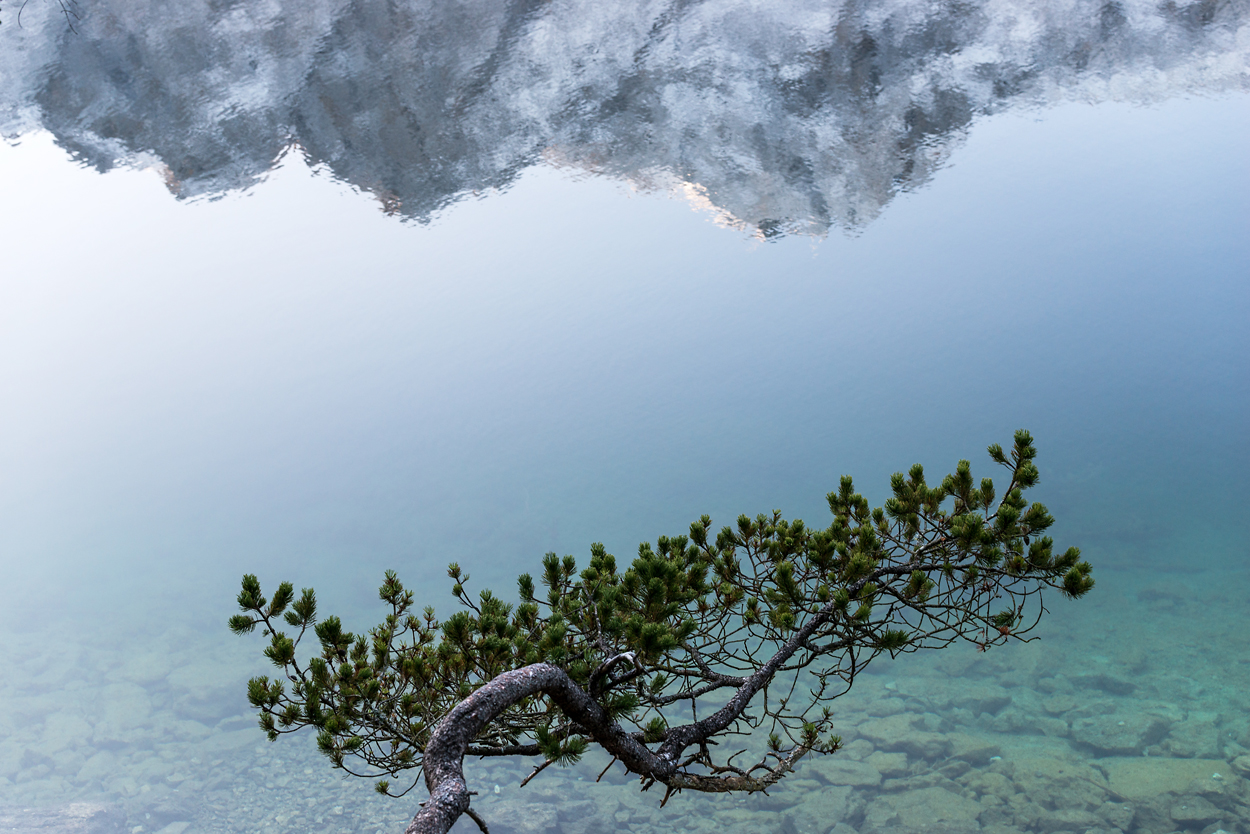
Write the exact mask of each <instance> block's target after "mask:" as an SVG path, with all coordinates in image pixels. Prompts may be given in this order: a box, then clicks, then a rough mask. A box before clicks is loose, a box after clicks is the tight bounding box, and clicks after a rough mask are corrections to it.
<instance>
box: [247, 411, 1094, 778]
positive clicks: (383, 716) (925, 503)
mask: <svg viewBox="0 0 1250 834" xmlns="http://www.w3.org/2000/svg"><path fill="white" fill-rule="evenodd" d="M989 455H990V458H991V460H993V461H995V462H996V463H998V464H999V465H1001V466H1002V467H1004V468H1005V470H1006V477H1005V478H1004V479H1003V483H1001V486H997V485H996V484H995V483H994V481H993V480H992V479H990V478H981V479H979V480H977V479H974V477H973V474H972V468H971V465H970V464H969V462H968V461H964V460H961V461H959V462H958V464H957V465H956V467H955V471H954V472H953V473H950V474H948V475H946V476H944V477H943V478H942V479H941V480H940V481H939V482H938V483H937V484H936V485H930V484H929V483H928V481H927V479H926V475H925V471H924V468H923V467H921V466H920V465H916V466H913V467H912V468H911V469H910V470H909V471H908V472H907V473H906V474H905V475H904V474H903V473H897V474H895V475H894V476H893V477H892V478H891V480H890V488H891V496H890V498H889V499H888V500H886V502H885V503H884V505H883V506H881V507H876V508H874V507H872V506H870V504H869V502H868V500H867V499H866V498H864V496H863V495H861V494H860V493H858V492H856V490H855V486H854V482H853V481H852V479H851V478H850V477H843V478H842V479H841V481H840V483H839V487H838V489H837V490H836V491H834V492H831V493H829V495H828V496H827V500H828V504H829V509H830V511H831V513H832V520H831V522H830V523H829V525H828V526H827V527H821V528H816V527H809V526H808V525H807V524H805V523H804V522H803V521H802V520H799V519H785V518H783V517H782V516H781V514H780V513H779V512H773V513H770V514H759V515H756V516H755V517H749V516H746V515H743V516H739V517H738V519H737V521H736V523H735V524H734V525H731V526H726V527H722V528H721V529H720V530H719V531H715V532H714V531H713V528H712V521H711V519H710V518H708V517H707V516H703V517H702V518H700V519H699V520H697V521H695V522H694V523H693V524H691V525H690V529H689V531H688V533H687V534H684V535H677V536H671V537H670V536H661V537H660V538H659V539H658V540H657V541H656V542H655V543H654V544H651V543H643V544H642V545H640V546H639V548H638V553H637V556H636V557H635V558H634V559H633V560H632V561H630V562H629V563H628V564H626V565H624V566H623V568H622V566H621V565H618V563H617V560H616V558H615V557H614V556H613V555H612V554H610V553H608V552H607V550H606V549H605V548H604V546H603V545H602V544H594V545H592V546H591V548H590V554H589V560H588V561H587V562H586V563H585V564H584V566H580V567H579V565H578V561H577V560H576V559H575V558H574V557H573V556H564V557H560V556H558V555H557V554H555V553H548V554H546V555H545V556H544V557H543V559H542V561H541V570H540V571H538V572H537V574H536V576H531V575H530V574H523V575H521V576H520V577H519V578H518V580H517V602H516V603H510V602H507V601H505V600H503V599H501V598H499V597H497V596H495V595H494V594H493V593H492V592H490V591H489V590H481V591H478V592H476V593H474V592H472V591H471V590H470V589H471V587H472V585H471V582H470V576H469V575H468V574H467V573H466V572H465V571H464V570H463V569H462V568H461V567H460V565H458V564H455V563H453V564H451V565H449V566H448V569H447V576H448V579H449V580H450V583H451V590H452V593H453V595H454V597H455V599H456V601H457V604H458V609H457V610H455V611H454V612H452V613H451V615H450V616H448V617H447V618H446V619H444V620H440V619H439V618H438V617H437V616H436V615H435V612H434V610H433V609H432V608H428V607H427V608H425V609H423V610H422V611H417V610H416V608H415V607H414V596H413V593H412V592H411V591H410V590H408V589H407V588H405V587H404V585H403V584H402V582H401V581H400V580H399V578H398V576H397V575H396V574H395V573H394V572H393V571H387V572H386V574H385V577H384V580H383V582H382V585H381V587H380V588H379V590H378V596H379V599H380V600H381V601H382V602H383V603H384V604H385V606H386V607H387V613H386V615H385V617H384V619H383V621H382V622H381V623H380V624H378V625H376V626H375V627H373V628H372V629H370V630H369V631H368V632H367V633H363V634H353V633H351V632H348V631H346V630H344V628H343V624H342V623H341V622H340V620H339V619H338V618H337V617H334V616H327V617H325V618H321V619H319V617H318V614H317V604H316V596H315V594H314V592H313V591H312V590H311V589H304V590H303V591H301V593H300V595H299V596H298V598H297V597H296V594H295V590H294V586H293V585H291V584H290V583H282V584H281V585H279V586H278V588H277V590H276V591H275V592H274V594H273V598H272V599H271V600H269V599H266V597H265V596H264V595H263V593H262V591H261V586H260V583H259V581H258V580H257V578H256V577H255V576H254V575H252V574H248V575H246V576H244V577H243V581H242V587H241V590H240V593H239V595H238V605H239V608H240V610H241V613H240V614H236V615H235V616H233V617H231V618H230V622H229V625H230V628H231V630H232V631H234V632H235V633H237V634H248V633H251V632H252V631H253V630H254V629H255V628H256V627H257V626H258V625H259V626H261V627H262V630H263V632H264V634H265V636H266V637H267V638H268V644H267V645H266V647H265V648H264V654H265V656H266V657H267V658H268V659H269V660H270V662H272V663H273V664H274V665H275V666H276V667H278V668H279V669H280V670H281V676H280V679H277V680H273V681H271V680H269V679H268V678H264V677H260V678H254V679H253V680H251V681H250V682H249V684H248V700H249V702H250V703H251V704H252V706H253V707H254V708H256V709H257V711H258V713H259V715H260V723H261V727H262V729H263V730H264V731H265V732H266V733H267V734H268V736H269V737H270V738H271V739H273V738H277V737H278V736H279V735H282V734H285V733H289V732H294V731H297V730H299V729H301V728H303V727H312V728H314V730H315V731H316V733H317V744H318V748H319V749H320V750H321V752H322V753H323V754H324V755H326V756H327V757H328V758H329V759H330V761H331V763H332V764H333V765H334V766H336V767H340V768H343V769H345V770H348V771H349V772H353V773H359V774H362V775H372V776H382V775H391V776H393V775H396V774H398V773H400V772H402V771H405V770H409V769H412V768H419V767H420V766H421V762H422V755H423V751H424V749H425V744H426V742H427V741H428V739H429V735H430V732H431V730H432V728H433V727H434V726H435V725H436V724H437V722H438V721H439V720H440V719H441V718H442V717H443V716H445V715H446V714H447V713H448V712H449V711H450V710H451V708H452V707H453V706H455V705H456V704H457V703H458V702H459V701H461V700H462V699H464V698H465V697H467V696H468V695H470V694H471V693H473V692H474V691H475V690H476V689H477V688H479V687H480V686H482V685H483V684H484V683H486V682H488V681H490V680H491V679H493V678H495V677H496V676H498V675H499V674H501V673H503V672H506V671H509V670H512V669H517V668H519V667H522V666H525V665H528V664H532V663H537V662H545V663H549V664H552V665H555V666H558V667H560V668H561V669H563V670H565V672H566V673H567V674H568V676H569V677H570V678H571V679H572V680H573V681H574V682H575V683H576V684H577V685H578V686H580V687H582V688H583V689H584V690H585V691H586V692H587V693H589V695H590V696H591V697H593V698H595V699H596V700H597V701H598V702H599V703H600V704H601V705H602V707H603V708H604V710H605V711H606V712H607V714H608V715H609V716H610V717H611V718H612V719H613V720H615V721H617V722H619V723H620V724H621V726H622V727H623V728H624V729H625V731H626V732H630V733H633V734H635V735H636V737H637V738H639V739H640V740H641V741H643V742H644V743H646V744H660V743H663V742H664V740H665V739H667V738H669V737H670V736H671V734H672V732H673V730H672V729H671V728H672V727H673V722H674V721H676V720H677V716H678V713H677V712H675V708H676V707H678V706H681V705H685V706H686V707H688V708H691V709H694V711H695V712H696V714H700V715H704V714H707V712H708V710H709V704H710V708H711V709H712V710H714V709H718V708H719V705H720V704H723V703H724V700H725V697H726V696H728V695H730V694H732V693H733V692H734V691H736V690H738V689H739V688H740V687H742V686H744V685H745V684H744V681H746V680H747V679H748V678H749V677H750V676H751V675H753V674H755V673H757V672H758V671H759V670H760V669H762V668H764V667H765V664H767V663H768V662H769V660H770V658H773V657H774V656H777V657H780V656H781V655H782V654H784V655H785V657H786V658H787V659H786V661H785V662H784V663H780V664H776V667H775V669H774V671H773V672H772V674H773V675H774V676H776V677H779V678H783V679H784V680H770V682H769V685H770V686H772V687H777V689H776V691H779V692H781V691H784V692H786V693H789V694H788V695H786V696H785V697H783V698H776V697H772V696H766V697H762V698H756V699H755V700H754V701H752V702H751V704H750V709H747V708H746V706H747V705H746V704H744V705H743V709H741V710H740V711H739V713H738V714H737V715H736V716H735V718H734V721H733V723H732V724H731V726H730V728H729V729H728V730H726V732H728V733H736V734H741V735H744V736H755V734H756V731H757V730H758V731H759V738H761V739H763V738H766V739H767V741H766V746H767V748H768V750H769V751H771V752H770V753H768V754H766V755H772V756H774V757H775V761H781V760H782V759H783V757H787V756H789V757H793V756H795V755H802V754H803V753H805V752H807V751H809V750H811V751H816V752H832V751H834V750H836V749H838V747H839V746H840V744H841V740H840V739H839V738H837V737H836V736H829V735H828V731H829V730H830V728H831V726H832V722H833V715H832V713H831V711H830V710H829V708H828V703H829V701H830V700H831V699H833V698H836V697H837V696H838V695H840V694H842V693H843V692H845V691H846V690H847V689H848V688H849V687H850V686H851V684H852V682H853V680H854V677H855V676H856V675H857V674H858V672H859V671H861V670H862V669H863V668H864V666H865V665H866V664H867V663H868V662H869V661H871V660H872V658H874V657H876V656H877V655H879V654H881V653H883V652H884V653H889V654H892V655H894V654H899V653H907V652H913V651H918V650H921V649H925V648H942V647H945V646H947V645H950V644H951V643H952V642H953V641H955V640H961V639H962V640H966V641H969V642H972V643H975V644H976V645H977V646H978V647H980V648H982V649H987V648H990V647H992V646H995V645H999V644H1002V643H1004V642H1006V641H1008V640H1020V639H1027V637H1026V635H1027V634H1028V632H1029V630H1030V629H1031V628H1032V626H1033V625H1034V624H1035V623H1036V621H1037V617H1039V616H1040V614H1041V611H1042V610H1043V609H1042V608H1041V605H1040V597H1039V593H1040V591H1042V590H1043V589H1045V588H1052V589H1055V590H1057V591H1059V592H1060V593H1061V594H1063V595H1065V596H1068V597H1072V598H1076V597H1080V596H1083V595H1084V594H1086V593H1088V592H1089V590H1090V589H1091V588H1092V587H1093V584H1094V580H1093V578H1092V576H1091V575H1090V574H1091V569H1090V565H1089V563H1088V562H1084V561H1081V555H1080V551H1079V550H1078V549H1076V548H1069V549H1067V550H1065V551H1063V552H1062V553H1060V554H1057V553H1056V552H1055V550H1054V542H1053V540H1052V539H1051V538H1050V537H1049V536H1047V535H1044V533H1045V532H1046V531H1047V530H1048V529H1049V528H1050V527H1051V526H1052V525H1053V524H1054V519H1053V518H1052V517H1051V515H1050V514H1049V512H1048V511H1047V510H1046V508H1045V507H1044V506H1043V505H1041V504H1038V503H1030V502H1028V501H1026V499H1025V497H1024V495H1025V493H1026V492H1027V491H1028V490H1029V489H1030V488H1032V487H1033V486H1035V485H1036V484H1037V483H1038V480H1039V477H1040V476H1039V473H1038V469H1037V467H1036V465H1035V458H1036V456H1037V450H1036V448H1035V447H1034V445H1033V439H1032V437H1031V436H1030V435H1029V434H1028V432H1024V431H1020V432H1017V433H1016V435H1015V438H1014V443H1013V445H1012V448H1011V450H1010V452H1006V451H1004V450H1003V448H1002V447H1000V446H998V445H993V446H990V447H989ZM280 626H283V627H286V628H289V629H291V633H290V634H287V633H285V632H284V631H282V630H280V628H279V627H280ZM306 638H311V639H314V640H315V642H316V649H315V650H314V651H313V652H312V653H311V654H309V653H308V652H306V651H305V652H301V646H303V645H304V642H303V641H304V640H305V639H306ZM779 653H781V654H779ZM304 655H308V656H307V657H306V658H305V659H302V657H303V656H304ZM770 668H773V667H770ZM722 690H723V691H722ZM709 698H711V699H712V700H711V701H709V700H708V699H709ZM822 739H823V740H822ZM592 743H594V738H593V737H591V736H590V734H588V733H587V732H586V729H585V728H583V727H579V726H577V725H576V723H575V722H573V721H571V720H570V719H569V718H568V717H566V716H565V715H563V714H562V713H561V711H560V710H559V709H558V708H557V707H556V706H555V705H554V704H553V703H551V702H550V701H549V700H548V699H546V698H545V697H532V698H527V699H524V700H523V701H520V702H518V703H516V704H513V705H512V706H510V707H508V708H507V709H506V710H505V711H504V712H503V714H501V715H500V716H499V717H498V718H497V719H496V720H495V721H493V722H492V723H491V724H490V725H489V726H488V727H487V728H486V729H485V730H484V731H483V732H482V733H481V734H480V736H479V737H478V738H477V739H476V740H475V743H474V745H473V747H472V748H471V749H470V753H471V754H474V755H515V754H523V755H530V756H540V757H542V758H543V759H544V760H545V761H547V762H550V763H555V764H568V763H571V762H574V761H577V760H578V759H579V758H580V757H581V756H582V755H583V754H584V753H585V751H586V750H587V749H588V746H589V745H590V744H592ZM710 755H711V754H710V752H708V747H707V746H706V745H704V746H703V749H702V751H701V752H699V753H697V754H694V755H693V756H692V757H691V758H690V759H688V760H687V761H686V763H685V764H684V765H683V767H685V768H687V769H688V770H698V769H700V768H702V771H701V772H703V773H708V772H712V773H724V772H727V771H726V770H725V767H728V765H725V766H724V767H722V768H721V769H720V770H717V769H716V766H714V765H713V763H712V761H711V758H710ZM730 770H733V768H730ZM780 772H784V768H783V769H782V770H781V771H780ZM378 786H379V790H381V791H383V792H386V791H389V790H390V783H389V781H384V782H379V783H378Z"/></svg>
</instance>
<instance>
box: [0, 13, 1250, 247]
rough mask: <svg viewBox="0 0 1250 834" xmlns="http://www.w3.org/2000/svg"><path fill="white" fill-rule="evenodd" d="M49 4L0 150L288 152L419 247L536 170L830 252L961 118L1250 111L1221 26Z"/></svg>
mask: <svg viewBox="0 0 1250 834" xmlns="http://www.w3.org/2000/svg"><path fill="white" fill-rule="evenodd" d="M43 5H44V6H45V7H47V8H43V9H38V10H36V9H35V8H34V7H33V6H32V7H31V8H30V9H28V10H27V12H26V15H25V19H24V23H23V28H21V29H19V28H17V27H16V26H5V27H3V30H2V31H0V77H3V78H4V83H3V84H2V85H0V131H2V132H3V133H4V134H5V135H7V136H10V137H13V136H16V135H19V134H21V133H23V132H26V131H30V130H33V129H38V128H43V129H46V130H49V131H51V132H52V133H53V134H54V135H55V136H56V137H57V140H58V141H59V142H60V143H61V144H62V145H63V146H64V147H66V148H67V149H69V150H70V151H72V152H73V153H74V154H75V155H77V156H78V157H79V158H81V159H82V160H84V161H86V162H87V163H89V164H91V165H93V166H95V167H97V168H99V169H101V170H106V169H108V168H110V167H112V166H114V165H118V164H154V163H155V164H159V165H161V166H163V167H164V168H165V169H166V170H167V177H168V181H169V184H170V188H171V190H173V191H174V192H175V193H176V194H178V195H179V196H181V197H196V196H203V195H216V194H221V193H223V192H226V191H230V190H233V189H240V188H246V187H248V186H250V185H252V184H254V183H255V182H257V180H258V179H259V178H261V177H262V176H263V175H264V174H265V172H266V171H268V170H269V169H270V168H271V167H272V166H273V164H274V162H275V160H276V159H277V158H279V157H280V156H281V154H282V153H283V152H284V151H285V150H287V149H289V148H292V147H294V148H297V149H298V150H299V151H300V152H301V153H303V154H304V155H305V156H306V157H307V159H308V161H309V162H310V164H312V165H315V166H321V167H322V168H323V169H325V170H328V171H329V172H331V173H332V174H333V175H334V176H335V177H337V178H340V179H342V180H343V181H345V182H347V183H350V184H352V185H353V186H355V187H357V188H360V189H362V190H365V191H367V192H371V193H372V194H374V195H376V196H377V197H378V198H379V199H380V200H381V201H382V203H383V205H384V206H385V207H386V209H387V210H388V211H392V212H395V213H398V214H401V215H403V216H405V217H408V218H413V219H416V220H419V221H425V220H427V219H428V218H429V217H430V216H431V215H432V214H433V213H434V212H436V211H438V210H439V209H440V208H442V207H444V206H446V205H448V204H449V203H451V202H453V201H455V200H457V199H458V198H460V197H461V196H462V195H465V194H467V193H472V192H480V191H483V190H489V189H493V188H502V187H506V186H507V185H508V184H509V183H510V182H511V181H512V180H513V179H515V178H516V177H517V175H518V174H519V173H520V172H521V171H523V170H524V169H525V168H527V167H528V166H531V165H534V164H538V163H540V162H546V163H548V164H554V165H560V166H569V167H572V168H575V169H579V170H584V171H588V172H592V173H595V174H601V175H605V176H609V177H614V178H620V179H623V180H627V181H629V182H631V183H634V184H636V185H638V186H641V187H644V188H667V189H673V190H675V191H676V192H678V193H681V194H684V195H686V196H688V197H690V198H692V199H693V200H695V201H696V202H700V203H702V204H704V205H710V206H711V207H713V208H714V210H715V211H717V212H718V213H719V214H720V216H721V217H722V219H723V220H724V221H725V222H726V223H728V224H730V225H733V226H736V227H739V228H744V229H747V230H750V231H752V232H757V233H760V234H763V235H765V236H768V235H773V234H779V233H786V232H802V233H814V234H822V233H824V232H826V231H827V230H828V229H829V228H831V227H842V228H855V227H857V226H860V225H862V224H865V223H867V222H869V221H871V220H872V219H873V218H874V217H876V216H877V215H878V214H879V213H880V212H881V210H882V208H883V207H884V206H885V205H886V204H887V203H888V202H889V201H890V199H891V198H892V197H893V196H894V195H895V194H897V193H899V192H900V191H903V190H906V189H909V188H915V187H917V186H920V185H923V184H924V183H925V182H926V181H927V180H928V179H929V177H930V176H931V175H932V173H933V171H934V170H935V169H936V168H937V167H938V166H940V165H941V164H942V161H943V160H944V159H945V158H946V157H947V156H948V154H949V152H950V149H951V148H952V146H953V144H954V143H957V142H958V141H959V140H960V137H961V135H962V134H963V132H964V131H966V130H967V129H968V127H969V126H970V125H971V124H972V123H973V121H974V120H975V119H976V118H977V117H978V116H979V115H982V114H989V113H994V112H998V111H1001V110H1003V109H1005V108H1011V107H1028V106H1042V105H1048V104H1052V103H1055V102H1058V101H1070V100H1074V99H1075V100H1089V101H1102V100H1124V99H1128V100H1140V101H1152V100H1158V99H1161V98H1165V97H1168V96H1173V95H1177V94H1183V93H1189V92H1196V91H1220V90H1227V89H1245V88H1247V87H1250V73H1247V66H1248V65H1250V61H1248V60H1247V59H1248V49H1250V48H1248V46H1247V44H1250V35H1248V31H1250V30H1248V27H1247V17H1248V16H1250V15H1247V10H1248V8H1250V6H1248V4H1247V3H1246V2H1241V1H1239V0H1233V2H1221V0H1198V2H1192V3H1183V2H1182V3H1177V2H1174V0H1168V1H1167V2H1164V3H1158V2H1156V0H1124V1H1123V2H1103V0H1065V1H1064V2H1060V1H1059V0H1055V1H1054V2H1045V3H1035V2H1028V1H1027V0H978V1H977V2H961V3H955V2H939V3H929V2H923V3H921V2H905V1H904V2H898V0H895V1H894V2H887V3H879V2H867V0H852V2H846V3H842V4H836V3H827V2H823V0H821V1H820V2H816V1H815V0H798V1H797V2H786V3H777V4H755V3H744V2H731V1H730V0H687V2H655V0H653V1H652V2H639V3H629V4H604V3H599V2H591V1H590V0H566V1H565V2H554V3H547V2H538V1H537V0H470V1H469V2H458V3H439V2H432V0H409V1H408V2H400V3H394V2H384V1H383V0H358V2H346V0H300V2H298V3H296V2H292V1H291V0H270V2H254V1H253V0H244V2H221V1H219V0H209V2H204V3H195V4H188V3H174V2H160V0H158V2H154V3H145V2H137V0H100V2H99V3H97V4H94V5H90V6H84V8H83V12H84V17H83V19H82V20H81V21H80V22H79V23H78V25H77V28H78V32H77V33H72V32H69V31H67V30H66V27H65V21H64V20H62V19H60V18H59V17H58V16H57V14H56V11H57V10H56V9H55V8H54V7H55V4H53V3H45V4H43ZM32 12H36V14H32ZM39 14H42V15H44V19H42V20H36V18H37V16H38V15H39Z"/></svg>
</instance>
